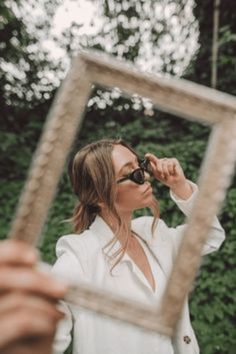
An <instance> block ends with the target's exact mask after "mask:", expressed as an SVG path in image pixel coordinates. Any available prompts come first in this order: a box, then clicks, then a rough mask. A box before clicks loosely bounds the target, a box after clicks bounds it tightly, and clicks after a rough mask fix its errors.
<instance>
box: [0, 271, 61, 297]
mask: <svg viewBox="0 0 236 354" xmlns="http://www.w3.org/2000/svg"><path fill="white" fill-rule="evenodd" d="M12 290H18V291H28V292H32V293H37V294H39V295H43V296H49V297H52V298H55V299H58V298H60V297H63V296H64V295H65V293H66V291H67V286H66V285H65V284H64V283H61V282H59V281H58V280H54V279H53V278H52V277H51V276H49V275H47V274H44V273H42V272H40V271H38V270H36V269H34V268H30V267H24V268H23V267H8V266H6V265H3V266H1V271H0V293H1V292H5V291H12Z"/></svg>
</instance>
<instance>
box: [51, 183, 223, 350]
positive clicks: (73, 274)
mask: <svg viewBox="0 0 236 354" xmlns="http://www.w3.org/2000/svg"><path fill="white" fill-rule="evenodd" d="M192 185H193V184H192ZM193 186H194V189H195V192H194V193H193V195H192V196H191V197H190V198H189V199H188V200H187V201H184V200H180V199H178V198H177V197H175V196H173V195H171V197H172V199H174V200H175V202H176V203H177V204H178V206H179V207H180V209H181V210H182V211H183V212H184V213H185V214H186V215H187V214H189V212H190V210H191V205H192V202H193V199H194V195H195V194H196V193H197V191H196V189H197V188H196V186H195V185H193ZM151 223H152V217H141V218H138V219H135V220H134V221H133V222H132V229H133V230H134V231H135V232H136V233H137V234H138V235H139V236H140V237H141V238H143V239H144V240H145V241H142V240H139V242H140V243H141V245H142V247H143V249H144V251H145V253H146V256H147V258H148V261H149V264H150V267H151V270H152V273H153V277H154V280H155V284H156V289H155V292H154V291H153V290H152V288H151V286H150V284H149V283H148V281H147V279H146V278H145V276H144V274H143V273H142V271H141V270H140V269H139V268H138V267H137V266H136V264H135V263H134V262H133V261H132V259H131V258H130V257H129V255H128V254H127V253H125V255H124V257H123V259H122V260H121V261H120V263H119V264H117V266H116V267H115V268H114V270H113V272H112V274H111V273H110V268H111V265H110V264H109V262H108V261H107V257H105V255H104V252H103V251H102V249H103V247H104V246H105V245H106V244H107V243H108V241H110V240H111V238H113V237H114V234H113V233H112V231H111V229H110V228H109V227H108V225H107V224H106V223H105V222H104V220H103V219H102V218H101V217H99V216H97V217H96V219H95V221H94V222H93V224H92V225H91V226H90V228H89V230H86V231H85V232H83V233H82V234H80V235H77V234H72V235H67V236H63V237H62V238H60V239H59V241H58V243H57V247H56V253H57V256H58V260H57V262H56V264H55V265H54V268H53V272H54V273H56V274H58V275H60V276H62V277H66V278H67V279H68V281H72V282H76V280H77V279H78V280H82V281H88V282H90V283H91V284H94V285H96V286H99V287H102V288H103V289H108V290H111V291H115V293H116V294H120V295H122V296H125V297H127V298H129V299H130V300H132V299H133V300H138V301H141V302H144V303H146V304H151V305H152V304H153V305H155V306H157V305H158V304H160V300H161V297H162V295H163V293H164V290H165V286H166V283H167V279H168V276H169V275H170V272H171V269H172V265H173V261H174V258H175V256H176V252H177V249H178V245H179V244H180V242H181V236H182V234H183V229H184V228H185V226H184V225H182V226H178V227H177V228H169V227H168V226H167V225H166V224H165V223H164V222H163V221H162V220H159V221H158V225H157V228H156V230H155V233H154V235H152V234H151ZM223 239H224V231H223V229H222V228H221V226H220V224H219V222H218V221H217V219H216V218H215V221H214V225H212V231H211V233H210V235H209V239H208V242H207V243H206V245H205V246H204V250H203V253H204V254H206V253H209V252H212V251H214V250H216V249H217V248H218V247H219V246H220V244H221V243H222V241H223ZM146 242H147V244H146ZM115 247H118V248H119V247H120V246H119V243H118V242H117V244H116V246H115ZM150 249H151V251H150ZM113 251H115V249H113ZM152 252H153V253H154V254H155V256H153V254H152ZM64 310H65V311H66V313H67V315H66V318H65V319H64V320H62V321H61V323H60V326H59V328H58V332H57V336H56V340H55V344H54V353H55V354H62V353H63V352H64V351H65V350H66V348H67V347H68V345H69V343H70V341H71V333H70V332H71V330H72V327H73V354H126V353H127V354H154V353H155V352H156V353H158V354H174V353H175V354H177V353H178V354H197V353H199V348H198V345H197V341H196V338H195V335H194V332H193V329H192V327H191V324H190V320H189V310H188V304H187V302H186V303H185V305H184V309H183V311H182V316H181V318H180V321H179V325H178V328H177V332H176V338H175V339H174V340H171V339H170V338H168V337H167V336H164V335H161V334H157V333H153V332H148V331H144V330H142V329H139V328H136V327H132V326H131V325H128V324H125V323H120V322H118V321H116V320H111V319H109V318H105V317H102V316H101V315H97V314H95V313H93V312H89V311H85V310H82V309H79V308H78V307H76V306H73V305H64ZM185 338H188V339H189V340H190V342H189V340H188V341H186V340H185Z"/></svg>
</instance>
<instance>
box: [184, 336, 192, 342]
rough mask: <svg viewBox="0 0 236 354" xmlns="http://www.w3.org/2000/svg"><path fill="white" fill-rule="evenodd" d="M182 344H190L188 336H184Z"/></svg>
mask: <svg viewBox="0 0 236 354" xmlns="http://www.w3.org/2000/svg"><path fill="white" fill-rule="evenodd" d="M184 342H185V343H186V344H189V343H190V342H191V338H190V337H189V336H184Z"/></svg>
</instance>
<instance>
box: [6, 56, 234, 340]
mask: <svg viewBox="0 0 236 354" xmlns="http://www.w3.org/2000/svg"><path fill="white" fill-rule="evenodd" d="M94 83H98V84H102V85H105V86H108V87H119V88H120V89H121V90H122V91H123V92H125V93H128V94H133V93H136V94H138V95H142V96H144V97H149V98H150V99H151V100H152V101H153V102H154V103H155V104H156V105H157V106H158V107H159V108H160V109H162V110H166V111H168V112H170V113H174V114H176V115H178V116H181V117H185V118H186V119H188V120H198V121H200V122H204V123H208V124H210V125H212V132H211V136H210V140H209V143H208V148H207V152H206V154H205V157H204V160H203V163H202V167H201V171H200V178H199V181H198V185H199V187H200V192H199V195H198V197H197V199H196V201H195V203H194V208H193V210H192V213H191V216H190V217H189V219H188V226H187V228H186V231H185V234H184V238H183V242H182V244H181V247H180V250H179V254H178V257H177V259H176V263H175V266H174V267H173V271H172V274H171V277H170V279H169V281H168V285H167V289H166V292H165V295H164V301H163V303H162V306H161V307H160V308H154V309H153V308H150V307H149V306H144V305H143V304H140V303H135V302H132V303H131V302H129V301H127V299H123V298H121V297H118V296H116V295H115V294H113V293H109V292H104V291H102V290H101V289H96V288H94V287H91V286H89V285H87V284H83V283H78V284H74V285H73V286H71V288H70V290H69V292H68V294H67V295H66V300H67V301H70V302H72V303H74V304H78V305H79V306H81V307H83V308H86V309H89V310H92V311H96V312H98V313H101V314H105V315H108V316H111V317H113V318H117V319H120V320H123V321H126V322H129V323H132V324H134V325H137V326H140V327H142V328H145V329H147V330H152V331H158V332H160V333H164V334H167V335H172V334H173V332H174V328H175V325H176V322H177V320H178V316H179V314H180V312H181V308H182V305H183V302H184V299H185V297H186V294H187V293H188V292H189V289H190V287H191V284H192V282H193V280H194V277H195V274H196V271H197V269H198V267H199V264H200V260H201V250H202V247H203V243H204V241H205V240H206V237H207V234H208V231H209V229H210V225H211V223H212V220H213V218H214V215H216V214H217V213H218V212H219V210H220V206H221V203H222V201H223V199H224V197H225V193H226V190H227V188H228V186H229V183H230V178H231V176H232V174H233V170H234V163H235V159H236V99H235V98H234V97H233V96H230V95H228V94H225V93H222V92H219V91H216V90H213V89H210V88H207V87H204V86H201V85H198V84H195V83H192V82H188V81H185V80H181V79H174V78H167V77H162V76H157V75H154V74H148V75H147V74H144V73H142V72H140V71H138V70H137V69H135V67H134V66H133V65H132V64H128V63H127V62H125V61H120V60H117V59H114V58H112V57H110V56H108V55H105V54H100V53H98V52H95V51H86V52H81V53H80V54H79V55H78V57H77V58H75V59H74V60H73V62H72V66H71V69H70V71H69V73H68V75H67V77H66V79H65V80H64V82H63V84H62V86H61V88H60V89H59V91H58V94H57V96H56V98H55V100H54V104H53V107H52V109H51V111H50V113H49V116H48V119H47V122H46V124H45V127H44V131H43V134H42V137H41V140H40V142H39V145H38V148H37V150H36V153H35V156H34V159H33V161H32V166H31V169H30V172H29V176H28V179H27V181H26V184H25V187H24V189H23V192H22V195H21V198H20V201H19V205H18V208H17V212H16V216H15V218H14V220H13V222H12V227H11V230H10V233H9V237H11V238H15V239H22V240H24V241H26V242H28V243H30V244H36V242H37V240H38V238H39V236H40V233H41V230H42V227H43V225H44V223H45V220H46V216H47V213H48V210H49V207H50V204H51V202H52V200H53V197H54V195H55V192H56V187H57V183H58V181H59V178H60V175H61V172H62V169H63V166H64V163H65V160H66V157H67V154H68V152H69V149H70V147H71V145H72V143H73V140H74V138H75V135H76V133H77V132H78V129H79V125H80V124H81V121H82V116H83V112H84V109H85V107H86V103H87V100H88V97H89V94H90V91H91V87H92V84H94Z"/></svg>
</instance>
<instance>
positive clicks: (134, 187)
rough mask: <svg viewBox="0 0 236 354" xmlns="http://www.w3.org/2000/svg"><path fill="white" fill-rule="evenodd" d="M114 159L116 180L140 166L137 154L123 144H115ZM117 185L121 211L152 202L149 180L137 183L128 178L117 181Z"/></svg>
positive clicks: (144, 205) (117, 204) (118, 202)
mask: <svg viewBox="0 0 236 354" xmlns="http://www.w3.org/2000/svg"><path fill="white" fill-rule="evenodd" d="M112 159H113V164H114V169H115V175H116V181H118V180H119V179H121V178H122V177H125V176H127V175H128V174H130V173H131V172H132V171H133V170H135V169H136V168H138V167H139V165H138V160H137V156H135V155H134V154H133V153H132V151H130V150H129V149H127V148H126V147H124V146H123V145H114V149H113V151H112ZM147 176H148V175H147ZM116 186H117V194H116V207H117V209H119V211H120V212H121V213H127V212H132V211H133V210H135V209H140V208H144V207H147V206H149V205H150V204H151V202H152V187H151V185H150V183H149V182H148V181H145V182H144V184H137V183H135V182H133V181H131V180H129V179H128V180H125V181H123V182H120V183H117V184H116Z"/></svg>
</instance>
